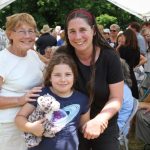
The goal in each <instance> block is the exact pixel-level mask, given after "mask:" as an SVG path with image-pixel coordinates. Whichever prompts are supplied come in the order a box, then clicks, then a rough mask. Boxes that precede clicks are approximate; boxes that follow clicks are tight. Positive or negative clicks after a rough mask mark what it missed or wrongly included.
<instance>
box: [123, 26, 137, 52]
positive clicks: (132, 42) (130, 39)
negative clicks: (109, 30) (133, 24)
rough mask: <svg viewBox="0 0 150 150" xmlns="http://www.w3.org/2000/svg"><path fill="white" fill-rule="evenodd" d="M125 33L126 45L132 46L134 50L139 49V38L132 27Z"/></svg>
mask: <svg viewBox="0 0 150 150" xmlns="http://www.w3.org/2000/svg"><path fill="white" fill-rule="evenodd" d="M123 35H124V36H125V38H126V40H125V46H129V47H131V48H132V49H133V50H137V49H139V47H138V40H137V37H136V34H135V32H134V31H133V30H132V29H127V30H125V31H124V32H123Z"/></svg>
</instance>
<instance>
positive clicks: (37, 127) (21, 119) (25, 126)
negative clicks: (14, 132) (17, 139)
mask: <svg viewBox="0 0 150 150" xmlns="http://www.w3.org/2000/svg"><path fill="white" fill-rule="evenodd" d="M34 109H35V107H34V106H33V105H31V104H29V103H27V104H25V105H24V106H23V107H22V108H21V110H20V111H19V112H18V114H17V115H16V118H15V123H16V125H17V127H18V128H19V129H20V130H22V131H24V132H29V133H32V134H34V135H36V136H42V134H43V132H44V127H43V125H42V123H43V122H44V120H45V119H41V120H38V121H35V122H33V123H31V122H28V120H27V118H28V116H29V115H30V114H31V113H32V112H33V111H34Z"/></svg>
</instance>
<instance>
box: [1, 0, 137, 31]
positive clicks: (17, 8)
mask: <svg viewBox="0 0 150 150" xmlns="http://www.w3.org/2000/svg"><path fill="white" fill-rule="evenodd" d="M75 8H85V9H87V10H89V11H90V12H92V13H93V14H94V15H95V16H96V17H97V18H98V22H100V23H101V24H103V25H104V26H108V25H109V24H111V23H112V22H113V23H114V22H118V24H119V25H120V26H122V27H123V28H125V27H126V26H127V24H128V23H129V22H131V21H136V20H138V21H139V19H137V18H136V17H134V16H133V15H130V14H129V13H127V12H125V11H123V10H122V9H120V8H118V7H116V6H114V5H113V4H111V3H109V2H108V1H106V0H16V1H15V2H13V3H12V4H10V5H9V6H7V7H5V8H3V9H2V10H0V27H3V26H4V25H5V22H6V17H7V16H9V15H12V14H14V13H19V12H27V13H30V14H31V15H33V17H34V18H35V20H36V21H37V25H38V28H39V29H41V28H42V26H43V25H44V24H49V25H50V27H55V26H56V25H61V26H62V27H63V26H64V23H65V18H66V16H67V14H68V13H69V12H70V11H71V10H73V9H75Z"/></svg>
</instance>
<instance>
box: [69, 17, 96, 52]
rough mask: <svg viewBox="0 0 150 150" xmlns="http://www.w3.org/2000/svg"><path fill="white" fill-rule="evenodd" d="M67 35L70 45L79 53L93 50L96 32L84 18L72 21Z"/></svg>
mask: <svg viewBox="0 0 150 150" xmlns="http://www.w3.org/2000/svg"><path fill="white" fill-rule="evenodd" d="M67 33H68V39H69V41H70V44H71V45H72V46H73V47H74V48H75V50H76V52H77V53H79V52H87V51H88V50H92V48H93V43H92V41H93V35H94V30H93V28H91V26H90V25H88V23H87V22H86V21H85V20H84V19H83V18H74V19H72V20H70V21H69V22H68V30H67Z"/></svg>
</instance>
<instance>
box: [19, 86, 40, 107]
mask: <svg viewBox="0 0 150 150" xmlns="http://www.w3.org/2000/svg"><path fill="white" fill-rule="evenodd" d="M41 89H42V87H34V88H32V89H31V90H29V91H28V92H27V93H26V94H25V95H23V96H21V97H19V98H18V103H19V105H24V104H26V103H27V102H30V101H35V100H36V98H37V97H38V96H40V95H39V94H38V93H39V92H41V91H42V90H41Z"/></svg>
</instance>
